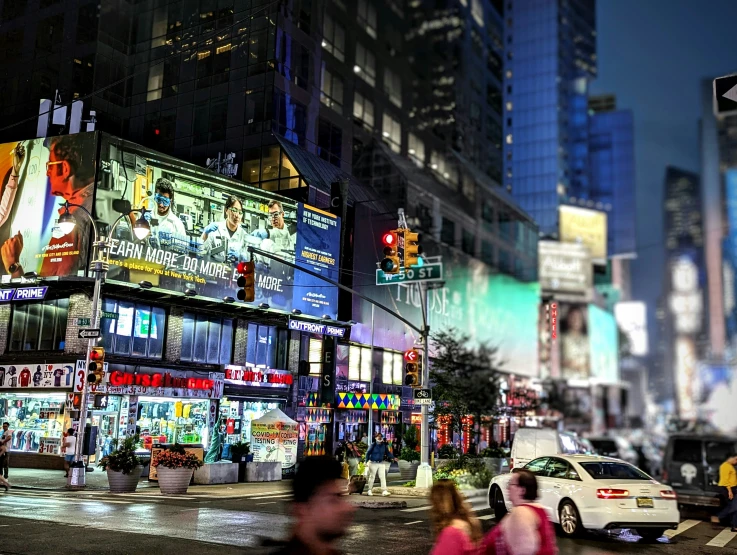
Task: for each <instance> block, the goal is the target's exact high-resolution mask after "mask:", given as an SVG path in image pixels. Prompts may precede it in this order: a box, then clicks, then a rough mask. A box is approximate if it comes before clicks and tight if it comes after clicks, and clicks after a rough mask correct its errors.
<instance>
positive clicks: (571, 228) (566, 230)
mask: <svg viewBox="0 0 737 555" xmlns="http://www.w3.org/2000/svg"><path fill="white" fill-rule="evenodd" d="M559 210H560V212H559V221H560V226H559V227H560V241H561V242H562V243H580V244H582V245H584V246H585V247H587V248H588V249H589V252H590V253H591V258H592V259H593V260H594V261H595V262H597V263H604V262H605V261H606V257H607V215H606V212H598V211H596V210H589V209H587V208H579V207H578V206H561V207H560V209H559Z"/></svg>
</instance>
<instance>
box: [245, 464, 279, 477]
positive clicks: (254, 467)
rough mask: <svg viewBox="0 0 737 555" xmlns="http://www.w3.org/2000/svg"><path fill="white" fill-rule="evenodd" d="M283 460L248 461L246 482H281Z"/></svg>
mask: <svg viewBox="0 0 737 555" xmlns="http://www.w3.org/2000/svg"><path fill="white" fill-rule="evenodd" d="M280 481H281V461H274V462H249V463H246V482H280Z"/></svg>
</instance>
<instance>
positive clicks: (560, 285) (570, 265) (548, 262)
mask: <svg viewBox="0 0 737 555" xmlns="http://www.w3.org/2000/svg"><path fill="white" fill-rule="evenodd" d="M537 246H538V256H537V260H538V277H539V280H540V289H541V290H542V291H550V292H560V293H575V294H580V295H585V294H586V293H587V292H588V291H589V290H590V289H591V286H592V284H593V267H592V266H591V256H590V255H589V251H588V249H587V248H586V247H585V246H584V245H582V244H579V243H559V242H557V241H540V242H539V243H538V244H537Z"/></svg>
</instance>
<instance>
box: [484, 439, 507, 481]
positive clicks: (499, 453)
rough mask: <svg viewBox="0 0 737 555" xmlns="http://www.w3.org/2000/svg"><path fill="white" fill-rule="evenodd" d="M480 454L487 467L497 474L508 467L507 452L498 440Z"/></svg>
mask: <svg viewBox="0 0 737 555" xmlns="http://www.w3.org/2000/svg"><path fill="white" fill-rule="evenodd" d="M479 456H480V457H481V458H482V459H483V460H484V464H485V465H486V468H487V469H488V470H489V471H490V472H491V473H492V474H494V475H495V476H496V475H497V474H501V473H502V472H503V471H504V469H505V468H508V461H507V454H506V453H505V452H504V449H502V448H501V447H499V445H498V444H497V443H496V442H493V443H492V444H491V445H490V446H489V447H487V448H486V449H484V450H483V451H481V453H480V454H479Z"/></svg>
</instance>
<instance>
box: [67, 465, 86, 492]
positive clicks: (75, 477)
mask: <svg viewBox="0 0 737 555" xmlns="http://www.w3.org/2000/svg"><path fill="white" fill-rule="evenodd" d="M86 485H87V482H86V477H85V468H84V463H83V462H82V461H75V462H73V463H71V464H70V465H69V476H68V477H67V487H68V488H83V487H85V486H86Z"/></svg>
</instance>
